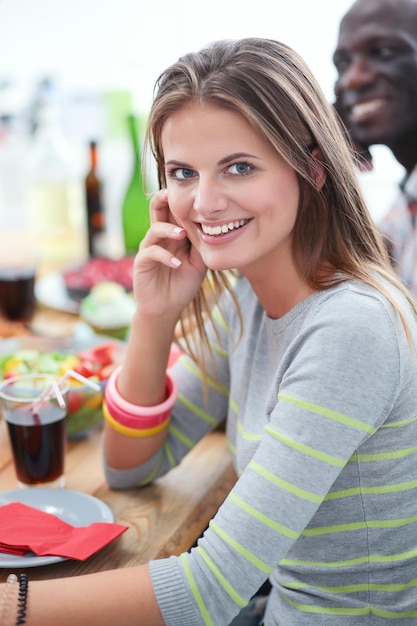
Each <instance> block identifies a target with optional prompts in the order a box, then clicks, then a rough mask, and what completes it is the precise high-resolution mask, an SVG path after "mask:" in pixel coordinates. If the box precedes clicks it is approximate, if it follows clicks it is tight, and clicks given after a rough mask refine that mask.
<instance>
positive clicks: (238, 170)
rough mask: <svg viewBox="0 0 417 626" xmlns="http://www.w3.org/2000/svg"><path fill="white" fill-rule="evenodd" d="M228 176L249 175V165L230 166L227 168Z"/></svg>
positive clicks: (237, 164) (250, 169) (236, 164)
mask: <svg viewBox="0 0 417 626" xmlns="http://www.w3.org/2000/svg"><path fill="white" fill-rule="evenodd" d="M228 170H229V172H230V174H238V175H240V176H242V175H243V174H250V172H251V171H252V166H251V165H249V163H234V164H233V165H230V167H229V168H228Z"/></svg>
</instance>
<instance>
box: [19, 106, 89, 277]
mask: <svg viewBox="0 0 417 626" xmlns="http://www.w3.org/2000/svg"><path fill="white" fill-rule="evenodd" d="M29 157H30V160H29V165H28V185H27V210H28V223H29V226H30V228H31V230H32V232H33V233H34V234H35V235H37V238H38V241H39V244H40V255H41V260H43V261H46V262H48V263H49V264H51V262H52V264H54V263H56V265H57V267H60V266H61V267H62V266H64V265H66V264H68V263H70V262H73V261H75V260H79V259H81V258H83V257H84V256H85V247H86V243H85V233H83V218H84V216H83V196H82V183H81V180H80V179H79V178H78V177H77V174H76V168H75V166H74V160H73V156H72V151H71V147H70V145H69V143H68V141H67V139H66V137H65V135H64V133H63V131H62V127H61V119H60V109H59V107H58V103H57V102H56V99H55V98H54V97H53V96H49V97H46V98H45V100H44V101H43V102H42V103H41V105H40V109H39V124H38V128H37V131H36V134H35V136H34V140H33V145H32V150H31V153H30V155H29Z"/></svg>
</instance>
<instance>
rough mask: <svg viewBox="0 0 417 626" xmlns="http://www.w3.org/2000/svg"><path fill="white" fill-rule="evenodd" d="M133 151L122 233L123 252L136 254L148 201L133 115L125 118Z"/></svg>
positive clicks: (144, 227)
mask: <svg viewBox="0 0 417 626" xmlns="http://www.w3.org/2000/svg"><path fill="white" fill-rule="evenodd" d="M127 123H128V129H129V135H130V140H131V144H132V150H133V172H132V177H131V179H130V182H129V185H128V188H127V190H126V194H125V197H124V200H123V204H122V231H123V241H124V247H125V252H126V254H127V255H130V254H136V252H137V251H138V248H139V244H140V242H141V241H142V239H143V238H144V236H145V234H146V232H147V230H148V228H149V225H150V217H149V200H148V198H147V197H146V194H145V191H144V185H143V178H142V169H141V168H142V165H141V158H140V144H139V137H138V119H137V117H136V116H134V115H129V116H128V118H127Z"/></svg>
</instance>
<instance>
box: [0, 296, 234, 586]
mask: <svg viewBox="0 0 417 626" xmlns="http://www.w3.org/2000/svg"><path fill="white" fill-rule="evenodd" d="M77 322H78V318H77V316H75V315H69V314H64V313H60V312H57V311H53V310H51V309H45V308H42V307H40V308H39V309H38V311H37V313H36V316H35V320H34V324H33V328H35V329H37V331H39V329H40V330H42V329H43V328H45V329H47V330H48V331H49V333H48V334H49V336H53V337H69V336H70V335H71V332H72V328H73V327H74V325H75V324H76V323H77ZM41 334H43V332H41ZM45 334H47V333H45ZM0 341H2V340H1V338H0ZM6 428H7V427H6V424H5V422H4V419H2V418H0V491H9V490H14V489H17V482H16V475H15V472H14V466H13V462H12V459H11V450H10V445H9V439H8V433H7V429H6ZM100 439H101V431H100V430H98V431H97V432H93V433H92V434H90V435H89V436H88V437H87V438H85V439H83V440H81V441H77V442H70V443H69V446H68V451H67V457H66V472H65V473H66V479H67V485H66V488H67V489H72V490H74V491H80V492H83V493H86V494H90V495H93V496H95V497H97V498H100V499H101V500H103V502H106V503H107V504H108V505H109V506H110V508H111V509H112V511H113V513H114V515H115V518H116V519H115V521H116V522H118V523H120V524H124V525H127V526H129V529H128V530H127V531H126V532H125V533H123V534H122V535H121V537H119V538H118V539H117V540H115V541H114V542H112V543H111V544H110V545H108V546H107V547H105V548H103V549H102V550H101V551H100V552H98V553H97V554H95V555H93V556H92V557H90V558H89V559H88V560H87V561H85V562H81V563H80V562H76V561H71V560H68V561H63V562H60V563H57V564H53V565H45V566H42V567H32V568H27V571H28V572H30V577H31V578H32V579H41V578H54V577H62V576H75V575H78V574H84V573H88V572H96V571H101V570H107V569H114V568H118V567H129V566H132V565H135V564H138V563H144V562H147V561H149V560H151V559H155V558H160V557H165V556H168V555H171V554H180V553H181V552H183V551H186V550H188V549H189V548H190V547H191V546H192V545H193V544H194V543H195V541H196V539H197V538H198V537H199V536H200V535H201V533H202V532H203V531H204V529H205V528H206V527H207V525H208V522H209V521H210V519H211V518H212V517H213V515H214V514H215V513H216V511H217V509H218V508H219V506H220V505H221V503H222V502H223V500H224V499H225V497H226V496H227V494H228V492H229V491H230V489H231V488H232V486H233V484H234V483H235V481H236V475H235V472H234V469H233V466H232V462H231V457H230V454H229V451H228V449H227V445H226V439H225V435H224V433H222V432H214V433H211V434H210V435H208V436H206V437H205V438H204V439H203V440H202V441H201V442H200V443H199V444H198V445H197V446H196V447H195V448H194V449H193V450H192V451H191V452H190V453H189V454H188V455H187V457H186V458H185V459H184V460H183V462H182V463H181V465H180V466H179V467H177V468H175V469H173V470H171V471H170V472H169V474H167V475H166V476H165V477H163V478H161V479H158V480H157V481H155V483H153V484H152V485H150V486H148V487H144V488H141V489H129V490H124V491H116V490H111V489H110V488H109V487H108V486H107V484H106V482H105V479H104V474H103V469H102V461H101V452H100ZM0 532H1V530H0ZM11 571H16V568H12V569H11V570H8V569H6V568H0V581H5V580H6V578H7V575H8V574H9V573H10V572H11Z"/></svg>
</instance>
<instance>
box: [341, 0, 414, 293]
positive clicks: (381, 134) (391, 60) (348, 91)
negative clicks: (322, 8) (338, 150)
mask: <svg viewBox="0 0 417 626" xmlns="http://www.w3.org/2000/svg"><path fill="white" fill-rule="evenodd" d="M333 61H334V64H335V66H336V69H337V72H338V78H337V80H336V83H335V95H336V103H335V108H336V110H337V111H338V113H339V115H340V117H341V118H342V120H343V122H344V124H345V126H346V128H347V131H348V134H349V135H350V138H351V140H352V143H353V145H354V147H355V148H356V150H357V152H358V154H359V158H360V162H359V167H360V169H362V170H364V169H371V168H372V157H371V154H370V152H369V148H370V146H373V145H377V144H381V145H385V146H387V147H388V148H389V149H390V150H391V152H392V154H393V156H394V157H395V159H396V160H397V161H398V162H399V163H400V165H402V166H403V167H404V169H405V177H404V179H403V180H402V182H401V184H400V196H399V198H398V201H397V203H396V204H395V205H394V206H393V207H392V209H391V210H390V211H389V212H388V213H387V215H386V216H385V217H384V218H383V219H382V222H381V223H380V224H379V227H380V230H381V233H382V234H383V236H384V238H385V240H386V241H387V246H388V250H389V253H390V256H391V259H392V263H393V267H394V269H395V271H396V273H397V274H398V275H399V276H400V278H401V279H402V280H403V281H404V282H405V283H406V284H407V285H408V286H409V287H410V289H411V290H412V291H413V293H414V294H415V295H416V296H417V224H416V214H417V0H357V1H356V2H354V4H353V5H352V6H351V8H350V9H349V10H348V12H347V13H346V14H345V15H344V17H343V18H342V20H341V22H340V26H339V37H338V42H337V47H336V50H335V53H334V56H333Z"/></svg>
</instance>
